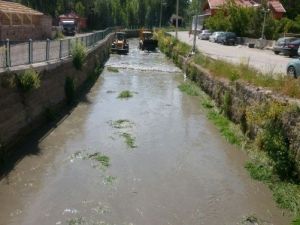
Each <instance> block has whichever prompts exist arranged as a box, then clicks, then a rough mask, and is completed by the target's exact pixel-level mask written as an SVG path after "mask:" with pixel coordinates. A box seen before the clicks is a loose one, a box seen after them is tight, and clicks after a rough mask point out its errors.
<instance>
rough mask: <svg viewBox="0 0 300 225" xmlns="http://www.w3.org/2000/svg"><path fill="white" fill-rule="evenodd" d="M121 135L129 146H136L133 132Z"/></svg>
mask: <svg viewBox="0 0 300 225" xmlns="http://www.w3.org/2000/svg"><path fill="white" fill-rule="evenodd" d="M121 137H123V138H124V140H125V143H126V144H127V146H128V147H129V148H136V147H137V146H136V144H135V137H133V136H132V135H131V134H129V133H122V134H121Z"/></svg>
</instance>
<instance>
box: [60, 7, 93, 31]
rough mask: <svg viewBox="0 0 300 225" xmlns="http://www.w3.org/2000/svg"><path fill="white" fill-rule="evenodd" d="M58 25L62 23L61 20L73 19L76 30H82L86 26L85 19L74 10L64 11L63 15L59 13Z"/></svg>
mask: <svg viewBox="0 0 300 225" xmlns="http://www.w3.org/2000/svg"><path fill="white" fill-rule="evenodd" d="M58 18H59V25H60V24H61V23H62V21H65V20H67V21H70V20H73V21H74V22H75V24H76V28H77V31H80V30H83V29H86V28H87V19H86V18H83V17H80V16H78V15H77V14H76V13H74V12H70V13H66V14H63V15H60V16H59V17H58Z"/></svg>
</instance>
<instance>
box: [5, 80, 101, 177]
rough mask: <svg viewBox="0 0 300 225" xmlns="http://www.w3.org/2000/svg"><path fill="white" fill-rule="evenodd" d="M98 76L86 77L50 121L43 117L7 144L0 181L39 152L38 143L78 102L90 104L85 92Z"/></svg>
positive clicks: (69, 113)
mask: <svg viewBox="0 0 300 225" xmlns="http://www.w3.org/2000/svg"><path fill="white" fill-rule="evenodd" d="M99 76H100V74H98V75H96V76H95V78H94V79H93V80H91V79H87V80H86V81H85V82H84V84H83V85H82V86H81V87H80V89H79V90H78V92H77V94H76V98H75V100H74V101H73V102H72V103H71V104H66V103H63V104H62V105H61V106H60V107H58V108H59V109H58V110H59V112H57V113H56V114H55V117H54V118H52V121H49V120H48V121H47V119H44V120H45V121H46V122H45V123H44V124H43V125H41V126H39V127H37V128H35V129H34V130H33V131H32V132H30V134H28V135H25V136H24V137H21V138H20V139H19V140H18V142H17V143H14V144H12V145H11V146H9V147H8V148H7V149H6V150H5V151H4V154H2V155H1V154H0V181H1V180H2V179H7V182H8V183H9V178H8V176H9V173H10V172H11V171H13V170H14V168H15V167H16V166H17V165H18V163H19V162H21V161H22V160H23V159H24V158H25V157H27V156H32V155H35V156H37V155H39V154H40V152H41V149H40V148H39V143H40V142H42V141H43V140H44V139H45V138H46V137H47V136H48V135H49V134H50V133H51V132H52V131H53V130H54V129H56V128H57V127H58V126H59V125H60V124H61V123H63V121H64V120H65V119H67V118H68V116H70V115H71V114H72V112H73V110H74V109H75V108H76V106H77V105H78V104H80V103H84V104H87V105H90V104H92V102H91V101H90V100H89V99H88V98H87V94H88V93H89V91H90V90H91V88H92V87H93V85H94V84H95V82H96V81H97V80H98V78H99ZM10 152H11V153H10Z"/></svg>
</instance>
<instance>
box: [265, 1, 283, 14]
mask: <svg viewBox="0 0 300 225" xmlns="http://www.w3.org/2000/svg"><path fill="white" fill-rule="evenodd" d="M269 6H270V7H271V8H273V10H274V11H275V12H281V13H285V12H286V11H285V9H284V7H283V5H282V4H281V3H280V2H279V1H269Z"/></svg>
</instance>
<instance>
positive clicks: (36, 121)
mask: <svg viewBox="0 0 300 225" xmlns="http://www.w3.org/2000/svg"><path fill="white" fill-rule="evenodd" d="M112 40H113V34H110V35H108V36H107V37H106V38H105V39H104V40H103V41H101V42H100V43H99V44H98V45H97V46H95V47H94V48H93V49H91V50H90V51H89V52H88V54H87V57H86V60H85V62H84V65H83V67H82V69H81V70H77V69H75V67H74V65H73V62H72V59H71V58H68V59H63V60H60V61H56V62H52V63H42V64H39V65H32V68H33V69H34V70H35V71H37V72H38V73H39V78H40V87H39V88H37V89H32V90H30V91H27V92H24V91H22V90H21V89H20V88H19V87H18V85H17V82H16V80H17V77H18V76H20V75H22V74H24V71H25V70H28V69H29V66H23V67H19V68H11V70H10V71H7V72H5V73H2V74H0V146H1V147H0V158H2V159H3V158H4V155H6V154H7V153H8V149H12V148H11V147H12V146H13V145H14V144H16V143H19V142H20V141H21V140H22V139H24V137H26V135H28V134H29V133H31V132H32V131H33V130H35V129H37V128H39V127H41V125H43V124H45V123H46V121H47V119H49V118H47V117H49V116H51V114H53V112H57V111H61V109H63V108H64V106H65V105H66V90H65V85H66V79H67V77H69V78H71V79H72V80H73V81H74V84H75V85H74V86H75V88H74V89H75V92H78V91H79V90H80V89H81V88H82V87H83V85H84V83H85V82H86V80H87V79H88V76H89V75H90V74H92V73H94V70H95V67H97V66H99V65H104V63H105V62H106V60H107V59H108V58H109V54H110V45H111V42H112Z"/></svg>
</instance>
